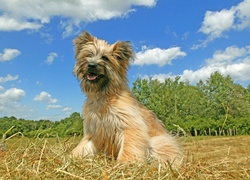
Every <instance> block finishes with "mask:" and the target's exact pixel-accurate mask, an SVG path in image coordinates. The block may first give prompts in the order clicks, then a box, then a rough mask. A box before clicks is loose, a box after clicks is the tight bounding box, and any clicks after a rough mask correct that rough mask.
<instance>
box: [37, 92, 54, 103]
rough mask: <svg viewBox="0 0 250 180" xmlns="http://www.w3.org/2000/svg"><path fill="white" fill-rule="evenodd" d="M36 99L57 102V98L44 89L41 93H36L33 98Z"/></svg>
mask: <svg viewBox="0 0 250 180" xmlns="http://www.w3.org/2000/svg"><path fill="white" fill-rule="evenodd" d="M33 100H34V101H40V102H46V103H56V102H57V99H53V98H52V97H51V95H50V94H49V93H47V92H45V91H42V92H41V93H40V94H38V95H36V96H35V97H34V99H33Z"/></svg>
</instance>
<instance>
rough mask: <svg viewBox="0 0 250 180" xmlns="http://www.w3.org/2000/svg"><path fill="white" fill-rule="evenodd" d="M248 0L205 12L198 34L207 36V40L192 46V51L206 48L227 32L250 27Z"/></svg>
mask: <svg viewBox="0 0 250 180" xmlns="http://www.w3.org/2000/svg"><path fill="white" fill-rule="evenodd" d="M249 9H250V0H244V1H243V2H241V3H239V4H238V5H237V6H232V7H231V8H230V9H222V10H221V11H207V12H206V14H205V17H204V20H203V22H202V26H201V28H200V29H199V32H201V33H204V34H206V35H207V39H205V40H204V41H201V43H198V44H195V45H193V47H192V49H198V48H200V47H206V46H207V44H208V43H209V42H211V41H213V40H214V39H216V38H220V37H223V36H224V35H225V32H227V31H229V30H236V31H239V30H243V29H245V28H247V27H250V11H249Z"/></svg>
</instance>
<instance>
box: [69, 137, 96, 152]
mask: <svg viewBox="0 0 250 180" xmlns="http://www.w3.org/2000/svg"><path fill="white" fill-rule="evenodd" d="M95 153H96V148H95V146H94V144H93V142H92V141H91V139H90V136H88V135H86V136H84V137H83V139H82V140H81V142H80V143H79V144H78V145H77V146H76V147H75V148H74V149H73V151H72V155H73V157H80V156H86V155H93V154H95Z"/></svg>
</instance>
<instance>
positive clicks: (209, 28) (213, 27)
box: [199, 9, 235, 38]
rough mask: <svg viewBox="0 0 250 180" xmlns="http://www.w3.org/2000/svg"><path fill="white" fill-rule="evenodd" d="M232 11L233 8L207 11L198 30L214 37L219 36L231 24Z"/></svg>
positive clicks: (232, 21) (232, 19) (232, 18)
mask: <svg viewBox="0 0 250 180" xmlns="http://www.w3.org/2000/svg"><path fill="white" fill-rule="evenodd" d="M234 13H235V11H234V10H226V9H223V10H221V11H219V12H212V11H207V12H206V14H205V18H204V20H203V23H202V27H201V28H200V30H199V31H200V32H202V33H204V34H207V35H210V36H212V37H214V38H216V37H220V36H221V35H222V33H223V32H224V31H226V30H228V29H230V28H231V27H232V26H233V23H234Z"/></svg>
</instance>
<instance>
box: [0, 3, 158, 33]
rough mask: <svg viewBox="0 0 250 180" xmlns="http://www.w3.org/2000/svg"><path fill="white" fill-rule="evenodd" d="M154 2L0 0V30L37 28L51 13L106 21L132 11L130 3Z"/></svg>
mask: <svg viewBox="0 0 250 180" xmlns="http://www.w3.org/2000/svg"><path fill="white" fill-rule="evenodd" d="M156 2H157V0H130V1H103V0H95V1H90V0H75V1H68V0H60V1H55V0H52V1H51V0H22V1H21V0H18V1H9V0H1V3H0V11H1V12H2V16H0V18H1V19H0V22H1V20H2V22H5V23H2V25H1V24H0V30H2V31H11V30H16V31H18V30H22V29H39V28H40V27H42V26H43V25H44V24H46V23H49V22H50V20H51V19H52V18H53V17H55V16H59V17H62V18H63V19H64V20H66V21H67V19H71V20H73V24H74V23H75V24H78V23H79V22H93V21H96V20H100V19H101V20H108V19H111V18H115V17H123V16H126V15H128V14H129V13H131V12H133V11H135V9H134V6H146V7H153V6H155V4H156ZM71 23H72V22H71ZM69 25H70V23H69ZM71 25H72V24H71ZM67 27H68V26H67ZM67 31H70V29H67Z"/></svg>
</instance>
